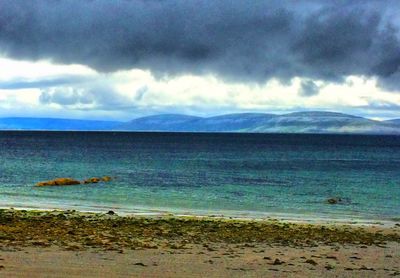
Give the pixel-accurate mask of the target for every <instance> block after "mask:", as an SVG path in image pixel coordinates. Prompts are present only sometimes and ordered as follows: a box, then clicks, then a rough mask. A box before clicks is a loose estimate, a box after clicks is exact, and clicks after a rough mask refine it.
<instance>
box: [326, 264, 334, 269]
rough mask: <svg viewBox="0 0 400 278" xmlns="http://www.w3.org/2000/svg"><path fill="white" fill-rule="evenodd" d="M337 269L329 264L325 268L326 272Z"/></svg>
mask: <svg viewBox="0 0 400 278" xmlns="http://www.w3.org/2000/svg"><path fill="white" fill-rule="evenodd" d="M334 268H335V267H334V266H333V265H331V264H327V265H326V266H325V269H326V270H332V269H334Z"/></svg>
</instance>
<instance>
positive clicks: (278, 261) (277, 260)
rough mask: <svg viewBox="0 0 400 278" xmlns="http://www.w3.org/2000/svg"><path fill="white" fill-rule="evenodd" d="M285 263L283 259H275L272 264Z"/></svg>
mask: <svg viewBox="0 0 400 278" xmlns="http://www.w3.org/2000/svg"><path fill="white" fill-rule="evenodd" d="M284 263H285V262H284V261H281V260H279V259H275V261H274V262H273V263H272V264H273V265H281V264H284Z"/></svg>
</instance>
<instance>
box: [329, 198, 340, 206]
mask: <svg viewBox="0 0 400 278" xmlns="http://www.w3.org/2000/svg"><path fill="white" fill-rule="evenodd" d="M326 201H327V202H328V204H331V205H335V204H337V203H340V202H341V201H342V199H341V198H329V199H328V200H326Z"/></svg>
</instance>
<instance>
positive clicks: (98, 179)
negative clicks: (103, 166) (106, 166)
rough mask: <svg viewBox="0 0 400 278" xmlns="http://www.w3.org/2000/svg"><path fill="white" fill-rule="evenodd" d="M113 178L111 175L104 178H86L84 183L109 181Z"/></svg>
mask: <svg viewBox="0 0 400 278" xmlns="http://www.w3.org/2000/svg"><path fill="white" fill-rule="evenodd" d="M111 180H112V178H111V177H110V176H104V177H102V178H98V177H93V178H89V179H86V180H84V181H83V183H84V184H88V183H99V182H109V181H111Z"/></svg>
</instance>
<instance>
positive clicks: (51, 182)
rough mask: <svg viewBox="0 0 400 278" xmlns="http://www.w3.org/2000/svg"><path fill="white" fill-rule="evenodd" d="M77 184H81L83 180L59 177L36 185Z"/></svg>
mask: <svg viewBox="0 0 400 278" xmlns="http://www.w3.org/2000/svg"><path fill="white" fill-rule="evenodd" d="M75 184H81V182H80V181H78V180H75V179H72V178H57V179H54V180H49V181H42V182H38V183H37V184H36V186H57V185H75Z"/></svg>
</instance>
